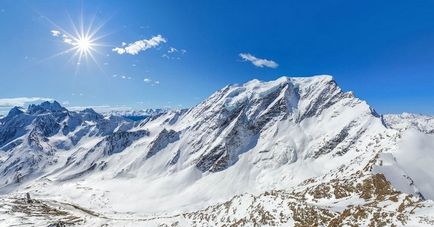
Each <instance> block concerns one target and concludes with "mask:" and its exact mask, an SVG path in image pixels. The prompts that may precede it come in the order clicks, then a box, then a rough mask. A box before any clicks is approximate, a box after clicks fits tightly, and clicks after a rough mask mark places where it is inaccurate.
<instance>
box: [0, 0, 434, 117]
mask: <svg viewBox="0 0 434 227" xmlns="http://www.w3.org/2000/svg"><path fill="white" fill-rule="evenodd" d="M81 15H82V18H83V24H84V28H85V30H86V29H87V28H88V27H89V25H90V24H91V21H92V19H93V18H94V19H93V21H94V22H93V26H92V29H91V31H95V30H96V28H97V27H98V26H101V25H102V27H101V29H100V30H98V32H97V33H96V34H95V36H94V38H96V37H101V38H100V39H98V40H97V41H95V42H94V43H93V44H92V45H94V46H93V49H94V51H90V52H91V53H92V55H93V56H94V58H95V61H93V60H91V59H90V58H88V59H87V60H86V59H83V60H81V61H80V64H79V65H77V62H78V59H77V57H73V55H74V51H73V52H70V53H66V54H63V55H58V56H54V55H56V54H58V53H60V52H62V51H65V50H67V49H69V48H71V47H76V46H74V45H72V44H70V43H68V42H65V38H71V37H69V36H68V35H72V33H74V26H73V24H75V26H78V27H79V25H80V21H81V19H80V18H81ZM71 22H72V23H71ZM0 29H1V35H0V43H1V44H2V47H1V49H2V50H1V51H0V79H1V84H2V86H1V89H0V111H1V110H5V109H7V108H9V107H10V105H12V104H19V105H27V104H28V103H29V102H38V101H41V100H45V99H56V100H58V101H59V102H61V103H64V105H66V106H70V107H78V106H99V107H100V108H109V107H110V108H119V107H132V108H155V107H172V108H179V107H182V108H185V107H191V106H194V105H195V104H197V103H198V102H199V101H201V100H203V99H205V98H206V97H208V96H209V95H210V94H211V93H212V92H214V91H215V90H217V89H219V88H221V87H223V86H225V85H227V84H231V83H242V82H245V81H248V80H251V79H254V78H257V79H260V80H272V79H275V78H278V77H280V76H283V75H285V76H309V75H315V74H330V75H333V76H334V78H335V80H336V81H337V82H338V84H339V85H340V86H341V87H342V88H343V89H344V90H346V91H348V90H352V91H354V93H355V95H356V96H358V97H359V98H361V99H364V100H367V102H368V103H369V104H370V105H371V106H373V107H374V108H375V109H376V110H377V111H378V112H380V113H398V112H415V113H424V114H434V75H433V73H434V1H431V0H430V1H428V0H418V1H410V0H408V1H399V0H394V1H392V0H390V1H387V0H386V1H336V0H331V1H309V0H308V1H249V2H248V3H247V1H233V0H221V1H184V0H179V1H168V0H167V1H166V0H155V1H120V0H119V1H96V0H93V1H20V0H7V1H6V0H0ZM53 31H58V32H59V33H57V34H55V33H53ZM66 33H68V35H65V37H63V35H64V34H66ZM136 41H139V43H135V42H136ZM122 43H124V45H123V44H122ZM134 43H135V44H134ZM96 44H98V46H96ZM130 44H131V45H132V46H130ZM140 45H141V46H140ZM116 47H118V48H119V49H116V50H120V51H118V52H123V54H119V53H118V52H116V51H113V49H114V48H116ZM126 47H130V48H126ZM137 48H138V49H137ZM171 48H175V49H176V50H174V49H171ZM128 52H130V53H128ZM242 53H244V54H245V55H243V56H244V59H243V58H242V57H241V56H240V54H242ZM247 54H250V55H247ZM53 56H54V57H53ZM88 57H89V56H88ZM254 57H256V59H255V58H254ZM246 59H247V60H246ZM261 59H263V61H261ZM249 60H250V61H249ZM266 60H268V61H266ZM253 63H256V65H255V64H253ZM32 97H33V98H32Z"/></svg>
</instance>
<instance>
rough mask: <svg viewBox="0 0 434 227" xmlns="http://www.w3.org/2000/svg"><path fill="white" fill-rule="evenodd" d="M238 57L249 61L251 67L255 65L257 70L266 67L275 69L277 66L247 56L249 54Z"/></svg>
mask: <svg viewBox="0 0 434 227" xmlns="http://www.w3.org/2000/svg"><path fill="white" fill-rule="evenodd" d="M240 57H241V58H242V59H243V60H244V61H249V62H251V63H252V64H253V65H255V66H256V67H259V68H263V67H268V68H273V69H275V68H277V67H278V66H279V65H278V64H277V63H276V62H275V61H272V60H267V59H261V58H257V57H255V56H253V55H251V54H249V53H240Z"/></svg>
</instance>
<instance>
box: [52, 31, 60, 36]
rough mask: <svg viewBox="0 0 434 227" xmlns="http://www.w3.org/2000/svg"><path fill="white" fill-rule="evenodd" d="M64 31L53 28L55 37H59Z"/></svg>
mask: <svg viewBox="0 0 434 227" xmlns="http://www.w3.org/2000/svg"><path fill="white" fill-rule="evenodd" d="M61 34H62V33H61V32H60V31H57V30H51V35H52V36H54V37H59V36H60V35H61Z"/></svg>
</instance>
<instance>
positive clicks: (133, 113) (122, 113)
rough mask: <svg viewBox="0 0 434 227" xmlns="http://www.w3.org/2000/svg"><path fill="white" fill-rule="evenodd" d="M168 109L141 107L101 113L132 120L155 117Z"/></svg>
mask: <svg viewBox="0 0 434 227" xmlns="http://www.w3.org/2000/svg"><path fill="white" fill-rule="evenodd" d="M168 111H170V109H158V108H157V109H143V110H134V109H131V110H111V111H107V112H104V113H102V114H103V115H104V116H118V117H124V118H127V119H130V120H133V121H139V120H144V119H146V118H148V117H155V116H158V115H161V114H164V113H167V112H168Z"/></svg>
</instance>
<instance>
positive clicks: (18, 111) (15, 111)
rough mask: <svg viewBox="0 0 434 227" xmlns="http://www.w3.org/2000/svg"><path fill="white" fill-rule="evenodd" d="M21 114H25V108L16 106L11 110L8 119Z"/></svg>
mask: <svg viewBox="0 0 434 227" xmlns="http://www.w3.org/2000/svg"><path fill="white" fill-rule="evenodd" d="M21 113H24V111H23V108H21V107H18V106H15V107H14V108H12V109H11V110H9V113H8V115H7V117H9V118H10V117H13V116H16V115H18V114H21Z"/></svg>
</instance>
